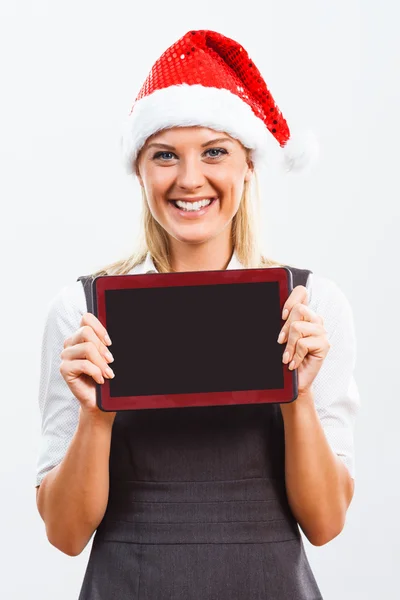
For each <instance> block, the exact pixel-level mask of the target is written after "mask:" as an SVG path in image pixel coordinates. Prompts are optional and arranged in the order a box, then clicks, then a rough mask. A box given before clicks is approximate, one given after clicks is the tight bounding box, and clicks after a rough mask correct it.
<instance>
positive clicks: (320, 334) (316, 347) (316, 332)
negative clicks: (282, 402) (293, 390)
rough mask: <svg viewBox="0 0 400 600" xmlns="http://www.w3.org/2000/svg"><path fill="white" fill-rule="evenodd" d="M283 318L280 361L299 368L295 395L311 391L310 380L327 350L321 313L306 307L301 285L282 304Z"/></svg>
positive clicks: (305, 291)
mask: <svg viewBox="0 0 400 600" xmlns="http://www.w3.org/2000/svg"><path fill="white" fill-rule="evenodd" d="M285 309H286V311H287V313H286V314H285ZM282 318H283V319H284V320H285V319H286V323H285V324H284V326H283V327H282V329H281V332H280V334H279V337H278V342H279V343H280V344H282V343H283V342H284V341H285V340H287V344H286V348H285V351H284V353H283V358H282V361H283V362H284V363H285V364H288V365H289V369H290V370H293V369H298V396H301V395H305V394H308V392H309V391H311V385H312V382H313V381H314V379H315V377H316V376H317V373H318V371H319V370H320V368H321V366H322V363H323V361H324V359H325V357H326V355H327V354H328V351H329V348H330V344H329V342H328V338H327V331H326V329H325V328H324V326H323V319H322V317H320V316H318V315H317V314H316V313H315V312H314V311H312V310H311V309H310V308H309V307H308V299H307V288H305V287H304V286H303V285H298V286H296V287H295V288H294V290H293V291H292V292H291V294H290V296H289V298H288V299H287V300H286V302H285V304H284V305H283V311H282ZM282 334H283V336H282Z"/></svg>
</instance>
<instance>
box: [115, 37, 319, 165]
mask: <svg viewBox="0 0 400 600" xmlns="http://www.w3.org/2000/svg"><path fill="white" fill-rule="evenodd" d="M194 125H197V126H203V127H209V128H210V129H215V130H216V131H223V132H226V133H228V134H229V135H230V136H231V137H233V138H235V139H238V140H239V141H240V142H241V143H242V144H243V145H244V146H245V147H247V148H250V149H252V153H251V158H252V161H253V164H254V166H255V167H257V166H262V165H263V164H266V163H267V162H268V160H269V158H270V148H271V145H270V140H271V137H272V136H273V137H274V138H275V140H276V141H277V142H278V143H279V145H280V146H281V147H282V148H283V153H282V154H283V161H282V166H283V168H284V170H285V171H286V172H289V171H304V170H306V169H307V170H308V168H309V167H310V166H311V165H312V164H313V163H314V162H315V159H316V158H317V155H318V144H317V142H316V139H315V137H314V135H313V133H312V132H311V131H305V132H303V133H302V134H297V135H295V136H294V135H292V134H291V132H290V130H289V127H288V124H287V123H286V121H285V119H284V118H283V116H282V113H281V112H280V110H279V108H278V107H277V105H276V103H275V101H274V99H273V97H272V95H271V93H270V91H269V89H268V88H267V85H266V83H265V81H264V79H263V77H262V75H261V74H260V72H259V70H258V69H257V67H256V66H255V64H254V62H253V61H252V60H251V59H250V57H249V55H248V53H247V52H246V50H245V49H244V48H243V46H241V45H240V44H239V43H238V42H236V41H234V40H232V39H230V38H228V37H225V36H224V35H222V34H221V33H217V32H215V31H209V30H201V31H189V32H188V33H186V34H185V35H184V36H183V37H182V38H180V39H179V40H178V41H177V42H175V43H174V44H173V45H172V46H170V47H169V48H168V49H167V50H166V51H165V52H164V53H163V54H162V55H161V56H160V58H159V59H158V60H157V61H156V62H155V64H154V65H153V67H152V69H151V71H150V73H149V75H148V77H147V79H146V81H145V82H144V84H143V86H142V88H141V90H140V92H139V94H138V96H137V98H136V100H135V102H134V104H133V106H132V109H131V112H130V114H129V116H128V118H127V119H126V122H125V124H124V129H123V134H122V141H121V145H122V154H123V162H124V165H125V167H126V169H127V171H128V173H133V172H135V161H136V158H137V155H138V152H139V151H140V149H141V148H142V146H143V145H144V144H145V142H146V140H147V138H148V137H150V136H151V135H153V134H154V133H156V132H158V131H161V130H163V129H167V128H170V127H179V126H181V127H188V126H194ZM271 134H272V136H271Z"/></svg>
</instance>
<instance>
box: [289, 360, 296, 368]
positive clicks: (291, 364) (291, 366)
mask: <svg viewBox="0 0 400 600" xmlns="http://www.w3.org/2000/svg"><path fill="white" fill-rule="evenodd" d="M294 365H295V361H294V360H292V362H291V363H290V365H289V369H290V370H292V369H294Z"/></svg>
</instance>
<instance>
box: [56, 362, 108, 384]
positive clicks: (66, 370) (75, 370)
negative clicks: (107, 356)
mask: <svg viewBox="0 0 400 600" xmlns="http://www.w3.org/2000/svg"><path fill="white" fill-rule="evenodd" d="M60 373H61V375H62V376H63V378H64V379H65V381H68V380H69V379H76V378H77V377H79V376H80V375H82V373H84V374H85V375H88V376H89V377H92V378H93V379H94V380H95V381H96V382H97V383H104V378H103V375H102V372H101V369H100V368H99V367H98V366H97V365H95V364H94V363H92V362H91V361H90V360H63V361H62V362H61V365H60Z"/></svg>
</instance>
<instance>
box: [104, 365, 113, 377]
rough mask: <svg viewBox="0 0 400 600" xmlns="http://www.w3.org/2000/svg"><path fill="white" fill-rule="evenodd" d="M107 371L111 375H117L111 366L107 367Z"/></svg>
mask: <svg viewBox="0 0 400 600" xmlns="http://www.w3.org/2000/svg"><path fill="white" fill-rule="evenodd" d="M105 371H106V373H107V375H108V376H109V377H111V378H112V377H115V373H114V371H113V370H112V369H111V368H110V367H107V368H106V370H105Z"/></svg>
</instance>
